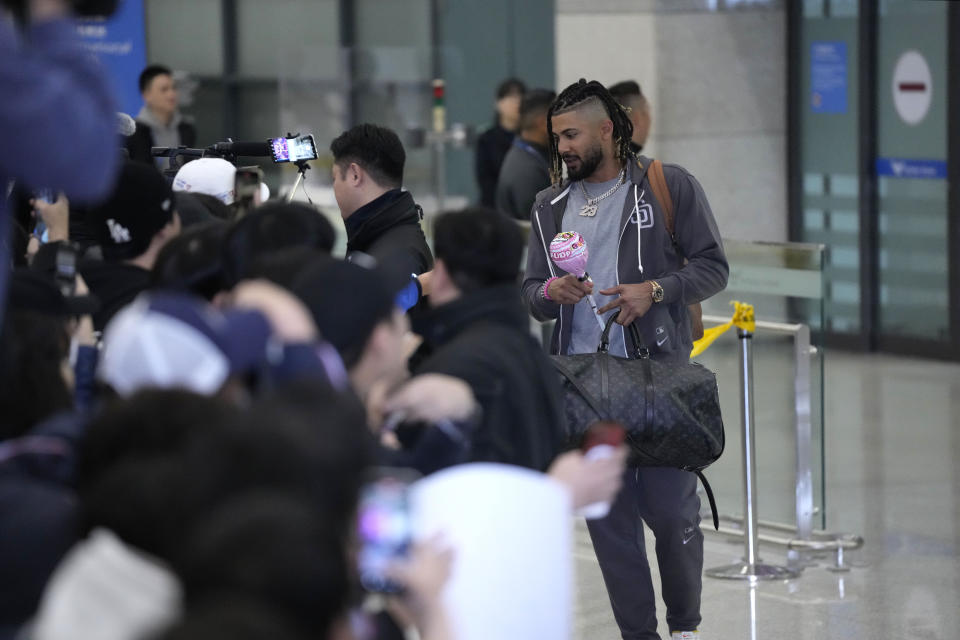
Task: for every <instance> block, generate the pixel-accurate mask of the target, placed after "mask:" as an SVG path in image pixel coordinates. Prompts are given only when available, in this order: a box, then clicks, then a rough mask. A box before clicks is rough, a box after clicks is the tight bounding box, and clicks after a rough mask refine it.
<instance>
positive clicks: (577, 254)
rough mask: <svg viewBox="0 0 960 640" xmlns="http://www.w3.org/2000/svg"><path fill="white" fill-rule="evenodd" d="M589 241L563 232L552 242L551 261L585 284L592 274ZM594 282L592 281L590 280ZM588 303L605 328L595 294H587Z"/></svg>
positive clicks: (601, 326)
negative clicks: (589, 261) (588, 262)
mask: <svg viewBox="0 0 960 640" xmlns="http://www.w3.org/2000/svg"><path fill="white" fill-rule="evenodd" d="M589 255H590V254H589V253H588V252H587V241H586V240H584V239H583V237H582V236H581V235H580V234H579V233H577V232H576V231H561V232H560V233H558V234H557V235H555V236H554V237H553V240H551V241H550V259H551V260H553V263H554V264H555V265H557V266H558V267H560V268H561V269H563V270H564V271H566V272H567V273H572V274H573V275H575V276H577V280H579V281H580V282H584V281H586V280H590V274H589V273H587V257H588V256H589ZM590 281H591V282H592V280H590ZM587 302H588V303H589V304H590V308H591V309H593V313H594V315H596V317H597V322H598V323H599V324H600V328H601V329H603V328H604V327H605V325H604V322H603V318H601V317H600V312H599V309H598V308H597V301H596V300H594V299H593V294H592V293H588V294H587Z"/></svg>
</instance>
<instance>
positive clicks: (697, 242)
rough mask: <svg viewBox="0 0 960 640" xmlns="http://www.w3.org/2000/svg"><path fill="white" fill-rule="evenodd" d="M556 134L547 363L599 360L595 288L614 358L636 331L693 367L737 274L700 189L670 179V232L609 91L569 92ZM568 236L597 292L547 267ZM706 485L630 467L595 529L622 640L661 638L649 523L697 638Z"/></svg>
mask: <svg viewBox="0 0 960 640" xmlns="http://www.w3.org/2000/svg"><path fill="white" fill-rule="evenodd" d="M548 127H549V130H550V139H551V149H550V155H551V170H552V180H553V182H554V184H553V186H551V187H550V188H548V189H546V190H544V191H542V192H541V193H539V194H538V195H537V199H536V202H535V203H534V205H533V210H532V212H531V216H530V222H531V233H530V241H529V247H528V251H527V269H526V273H525V276H524V282H523V297H524V299H525V301H526V303H527V306H528V308H529V310H530V312H531V313H532V314H533V316H534V317H535V318H537V319H538V320H547V319H557V323H556V326H555V327H554V332H553V338H552V340H551V345H550V350H551V353H555V354H575V353H593V352H595V351H596V350H597V345H598V344H599V342H600V333H601V331H600V326H599V324H598V323H597V320H596V318H595V317H594V313H593V311H592V310H591V308H590V307H589V306H588V305H587V303H582V304H581V301H582V300H583V298H584V297H585V296H586V294H588V293H592V292H593V290H594V289H595V288H596V289H597V290H598V294H599V295H598V296H597V298H598V300H597V303H598V304H599V305H601V308H600V309H599V313H600V315H601V316H602V317H603V319H604V321H605V320H606V319H607V318H609V317H610V315H612V314H613V313H615V312H619V316H618V317H617V323H618V324H619V325H621V326H620V327H617V328H615V329H614V330H613V331H611V335H610V338H611V340H610V353H612V354H614V355H619V354H623V355H624V356H626V355H627V344H626V333H625V331H624V327H626V326H627V325H629V324H631V323H633V324H634V325H635V326H636V327H637V328H638V329H639V331H640V334H641V336H642V337H643V340H644V342H645V343H646V346H647V347H648V348H649V349H650V352H651V354H652V356H653V357H654V358H658V359H664V360H674V361H686V360H687V359H688V357H689V354H690V350H691V348H692V341H691V332H690V319H689V317H688V315H687V305H688V304H692V303H695V302H699V301H700V300H703V299H705V298H707V297H709V296H711V295H713V294H715V293H717V292H718V291H721V290H722V289H723V288H724V287H725V286H726V282H727V274H728V267H727V261H726V258H725V256H724V253H723V246H722V244H721V241H720V233H719V231H718V229H717V224H716V221H715V220H714V218H713V214H712V213H711V211H710V205H709V204H708V203H707V199H706V196H705V195H704V193H703V189H702V188H701V187H700V184H699V183H698V182H697V181H696V179H695V178H694V177H693V176H691V175H690V174H689V173H687V171H686V170H684V169H683V168H681V167H678V166H675V165H666V166H664V167H663V174H664V177H665V179H666V183H667V187H668V190H669V193H670V197H671V199H672V201H673V203H674V209H675V220H676V223H675V227H674V233H673V234H671V233H670V232H669V231H668V230H667V224H666V217H665V215H666V214H665V211H664V210H663V208H662V207H661V203H660V202H658V199H657V198H655V197H654V196H653V188H652V186H651V183H650V178H649V177H648V175H647V170H648V168H649V167H650V164H651V160H650V159H648V158H646V157H643V156H636V155H635V154H634V153H633V151H632V150H631V148H630V141H631V136H632V133H633V126H632V125H631V122H630V118H629V116H628V115H627V113H626V112H625V111H624V109H623V107H622V106H621V105H620V104H618V103H617V102H616V101H615V100H614V99H613V98H612V97H611V95H610V93H609V92H608V91H607V90H606V88H604V86H603V85H601V84H600V83H599V82H596V81H591V82H587V81H585V80H580V81H579V82H577V83H574V84H572V85H570V86H569V87H567V88H566V89H565V90H564V91H563V92H562V93H561V94H560V95H559V96H557V99H556V100H555V101H554V103H553V104H552V105H551V107H550V111H549V113H548ZM564 164H565V165H566V168H567V176H568V179H567V180H566V181H562V180H561V175H562V168H563V165H564ZM560 231H576V232H578V233H580V235H581V236H583V238H584V239H585V240H586V242H587V246H588V247H589V249H590V252H589V253H590V257H589V263H588V265H587V270H588V272H589V273H590V275H591V277H592V280H593V282H589V281H587V282H580V281H578V280H577V278H576V277H575V276H574V275H572V274H567V273H565V272H563V271H562V270H560V269H559V268H558V267H556V266H555V265H554V264H552V262H551V261H550V258H549V249H548V248H549V244H550V241H551V240H552V239H553V237H554V235H556V234H557V233H558V232H560ZM684 259H686V264H685V263H684ZM594 283H596V286H594ZM696 483H697V478H696V476H695V475H694V474H693V473H690V472H686V471H680V470H679V469H674V468H667V467H636V466H634V467H631V468H628V470H627V474H626V476H625V478H624V485H623V489H622V490H621V492H620V494H619V496H618V497H617V499H616V500H615V502H614V504H613V505H612V508H611V510H610V514H609V515H608V516H607V517H606V518H604V519H602V520H590V521H588V522H587V525H588V528H589V530H590V537H591V539H592V540H593V546H594V550H595V551H596V553H597V559H598V560H599V562H600V568H601V570H602V572H603V577H604V582H605V583H606V586H607V592H608V594H609V596H610V602H611V604H612V606H613V612H614V616H615V618H616V620H617V624H618V625H619V627H620V631H621V634H622V636H623V638H624V639H625V640H634V639H640V638H659V636H658V635H657V617H656V604H655V600H654V591H653V584H652V581H651V577H650V568H649V565H648V563H647V558H646V551H645V547H644V543H643V525H642V522H641V519H642V520H643V521H644V522H646V523H647V525H648V526H649V527H650V528H651V529H652V530H653V533H654V535H655V536H656V539H657V543H656V549H657V562H658V565H659V567H660V577H661V582H662V586H663V589H662V591H663V599H664V602H665V604H666V607H667V623H668V625H669V627H670V631H671V633H672V637H673V638H683V639H685V640H686V639H688V638H697V637H699V632H698V631H697V630H696V629H697V627H698V626H699V624H700V590H701V575H702V570H703V534H702V533H701V532H700V526H699V524H700V516H699V513H700V500H699V498H698V497H697V484H696Z"/></svg>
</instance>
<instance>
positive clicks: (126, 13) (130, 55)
mask: <svg viewBox="0 0 960 640" xmlns="http://www.w3.org/2000/svg"><path fill="white" fill-rule="evenodd" d="M77 34H78V35H79V36H80V39H81V40H82V41H83V43H84V46H85V47H86V48H87V50H89V51H90V52H91V53H93V54H94V55H96V56H97V58H99V60H100V63H101V64H102V65H103V66H104V68H105V69H106V71H107V74H108V75H109V76H110V78H111V80H112V81H113V86H114V91H115V95H116V96H117V104H118V107H119V108H120V110H121V111H123V112H125V113H129V114H130V115H131V116H136V115H137V112H138V111H140V107H141V106H143V100H142V98H141V97H140V88H139V87H138V86H137V81H138V79H139V77H140V72H141V71H143V68H144V67H146V66H147V36H146V25H145V23H144V15H143V0H120V3H119V5H118V8H117V12H116V13H114V14H113V16H111V17H110V18H108V19H106V20H104V19H102V18H90V19H82V20H77Z"/></svg>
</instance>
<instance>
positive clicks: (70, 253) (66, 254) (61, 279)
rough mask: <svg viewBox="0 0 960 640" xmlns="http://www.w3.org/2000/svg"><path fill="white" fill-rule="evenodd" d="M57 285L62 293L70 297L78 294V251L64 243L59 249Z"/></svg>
mask: <svg viewBox="0 0 960 640" xmlns="http://www.w3.org/2000/svg"><path fill="white" fill-rule="evenodd" d="M56 280H57V285H58V286H59V287H60V293H62V294H63V295H64V296H65V297H68V298H69V297H70V296H72V295H73V294H74V293H75V292H76V286H77V249H76V247H75V246H72V245H70V244H67V243H64V244H61V245H60V246H59V247H58V248H57V273H56Z"/></svg>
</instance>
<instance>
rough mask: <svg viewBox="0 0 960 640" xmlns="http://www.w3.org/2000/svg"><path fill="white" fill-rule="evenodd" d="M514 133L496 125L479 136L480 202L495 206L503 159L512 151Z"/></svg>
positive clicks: (478, 171)
mask: <svg viewBox="0 0 960 640" xmlns="http://www.w3.org/2000/svg"><path fill="white" fill-rule="evenodd" d="M513 138H514V134H513V132H512V131H507V130H506V129H504V128H503V127H501V126H500V125H494V126H493V127H491V128H489V129H487V130H486V131H484V132H483V133H481V134H480V137H479V138H477V152H476V172H477V184H478V185H479V186H480V204H482V205H483V206H485V207H489V208H491V209H492V208H494V207H495V206H496V203H497V202H496V201H497V180H498V179H499V177H500V167H501V166H503V159H504V158H505V157H506V156H507V152H508V151H510V145H511V144H513Z"/></svg>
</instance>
